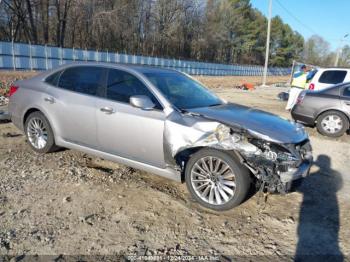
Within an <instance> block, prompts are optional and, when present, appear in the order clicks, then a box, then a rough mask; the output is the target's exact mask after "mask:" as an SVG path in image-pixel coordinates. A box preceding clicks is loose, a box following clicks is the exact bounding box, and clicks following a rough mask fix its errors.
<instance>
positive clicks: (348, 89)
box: [340, 85, 350, 116]
mask: <svg viewBox="0 0 350 262" xmlns="http://www.w3.org/2000/svg"><path fill="white" fill-rule="evenodd" d="M340 98H341V104H342V109H343V111H344V112H345V113H347V115H348V116H350V85H348V86H345V87H344V89H343V90H342V91H341V95H340Z"/></svg>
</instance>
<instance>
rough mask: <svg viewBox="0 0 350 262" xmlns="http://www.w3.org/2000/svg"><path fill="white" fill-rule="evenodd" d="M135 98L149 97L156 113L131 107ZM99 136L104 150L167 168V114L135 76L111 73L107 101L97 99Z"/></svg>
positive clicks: (116, 71) (109, 73)
mask: <svg viewBox="0 0 350 262" xmlns="http://www.w3.org/2000/svg"><path fill="white" fill-rule="evenodd" d="M133 95H147V96H148V97H150V98H151V99H152V101H153V102H154V103H155V104H156V107H155V109H153V110H142V109H140V108H136V107H133V106H131V105H130V103H129V99H130V97H131V96H133ZM97 108H98V110H97V114H96V116H97V128H98V132H97V136H98V142H99V145H100V147H101V149H102V150H103V151H104V152H107V153H111V154H114V155H117V156H120V157H125V158H128V159H132V160H135V161H138V162H142V163H145V164H150V165H153V166H156V167H160V168H163V167H165V163H164V153H163V131H164V122H165V114H164V112H163V110H162V107H161V105H160V104H159V102H158V101H157V99H156V98H155V96H154V95H153V94H152V93H151V91H150V90H149V89H148V88H147V86H146V85H145V84H144V83H143V82H142V81H141V80H139V79H138V78H137V77H136V76H134V75H132V74H130V73H128V72H125V71H122V70H117V69H109V71H108V77H107V85H106V90H105V98H100V99H97Z"/></svg>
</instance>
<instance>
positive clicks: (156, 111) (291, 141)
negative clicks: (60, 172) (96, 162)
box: [9, 63, 312, 210]
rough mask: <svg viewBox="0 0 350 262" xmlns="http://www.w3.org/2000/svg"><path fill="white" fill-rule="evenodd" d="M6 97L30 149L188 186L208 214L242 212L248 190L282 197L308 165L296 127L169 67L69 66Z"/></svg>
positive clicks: (307, 145) (16, 88) (18, 87)
mask: <svg viewBox="0 0 350 262" xmlns="http://www.w3.org/2000/svg"><path fill="white" fill-rule="evenodd" d="M10 93H11V97H10V104H9V112H10V115H11V119H12V121H13V123H14V124H15V125H16V126H17V127H18V128H19V129H21V130H23V131H24V132H25V134H26V136H27V139H28V142H29V145H30V146H31V147H32V149H33V150H34V151H36V152H38V153H48V152H52V151H55V150H56V149H57V148H58V147H65V148H72V149H77V150H80V151H83V152H86V153H89V154H92V155H96V156H99V157H102V158H104V159H108V160H111V161H115V162H118V163H122V164H125V165H128V166H131V167H134V168H138V169H142V170H145V171H147V172H150V173H154V174H157V175H160V176H163V177H167V178H170V179H174V180H176V181H179V182H186V185H187V187H188V190H189V192H190V193H191V195H192V196H193V198H194V199H195V200H197V201H198V202H199V203H200V204H202V205H203V206H205V207H207V208H211V209H214V210H227V209H230V208H233V207H235V206H237V205H239V204H240V203H241V202H242V201H244V199H245V198H246V196H247V193H248V190H249V188H250V186H251V184H252V183H254V184H255V185H257V187H258V188H260V190H263V191H271V192H275V191H278V192H286V191H288V189H289V188H290V185H291V183H292V182H293V181H294V180H296V179H299V178H302V177H304V176H306V175H307V174H308V172H309V169H310V166H311V163H312V154H311V146H310V143H309V139H308V135H307V133H306V132H305V131H304V129H303V127H302V126H301V125H299V124H296V123H294V122H291V121H288V120H284V119H282V118H280V117H278V116H276V115H273V114H270V113H267V112H263V111H260V110H256V109H252V108H248V107H244V106H241V105H237V104H231V103H227V102H225V101H223V100H221V99H220V98H218V97H217V96H216V95H215V94H213V93H212V92H211V91H209V90H208V89H206V88H205V87H204V86H203V85H201V84H200V83H199V82H197V81H196V80H194V79H192V78H191V77H190V76H188V75H185V74H182V73H179V72H177V71H174V70H170V69H160V68H152V67H142V66H126V65H113V64H103V63H74V64H69V65H64V66H62V67H59V68H57V69H55V70H52V71H48V72H44V73H41V74H39V75H37V76H35V77H33V78H31V79H27V80H22V81H18V82H16V83H15V84H14V85H13V86H12V87H11V91H10ZM140 201H142V200H140Z"/></svg>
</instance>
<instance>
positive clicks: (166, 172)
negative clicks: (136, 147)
mask: <svg viewBox="0 0 350 262" xmlns="http://www.w3.org/2000/svg"><path fill="white" fill-rule="evenodd" d="M57 145H58V146H62V147H66V148H70V149H75V150H78V151H82V152H84V153H87V154H91V155H94V156H98V157H101V158H103V159H107V160H110V161H112V162H116V163H119V164H123V165H126V166H130V167H133V168H136V169H140V170H143V171H146V172H149V173H152V174H156V175H158V176H161V177H165V178H168V179H171V180H174V181H177V182H182V181H181V174H180V172H178V171H176V170H174V169H172V168H169V167H168V168H165V169H163V168H158V167H155V166H151V165H148V164H145V163H141V162H138V161H135V160H131V159H127V158H124V157H120V156H116V155H112V154H109V153H105V152H102V151H99V150H96V149H91V148H88V147H84V146H81V145H77V144H73V143H70V142H67V141H62V140H61V139H60V141H57Z"/></svg>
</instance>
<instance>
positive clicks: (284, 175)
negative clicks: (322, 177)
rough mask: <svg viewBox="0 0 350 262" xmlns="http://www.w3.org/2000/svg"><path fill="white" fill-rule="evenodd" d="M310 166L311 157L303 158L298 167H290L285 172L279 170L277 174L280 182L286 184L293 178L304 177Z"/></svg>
mask: <svg viewBox="0 0 350 262" xmlns="http://www.w3.org/2000/svg"><path fill="white" fill-rule="evenodd" d="M311 166H312V159H305V160H304V161H303V162H302V163H301V164H300V166H299V167H298V168H292V169H290V170H288V171H287V172H281V173H280V174H279V176H280V179H281V182H282V183H283V184H287V183H289V182H292V181H294V180H297V179H300V178H303V177H306V176H307V175H308V174H309V172H310V168H311Z"/></svg>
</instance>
